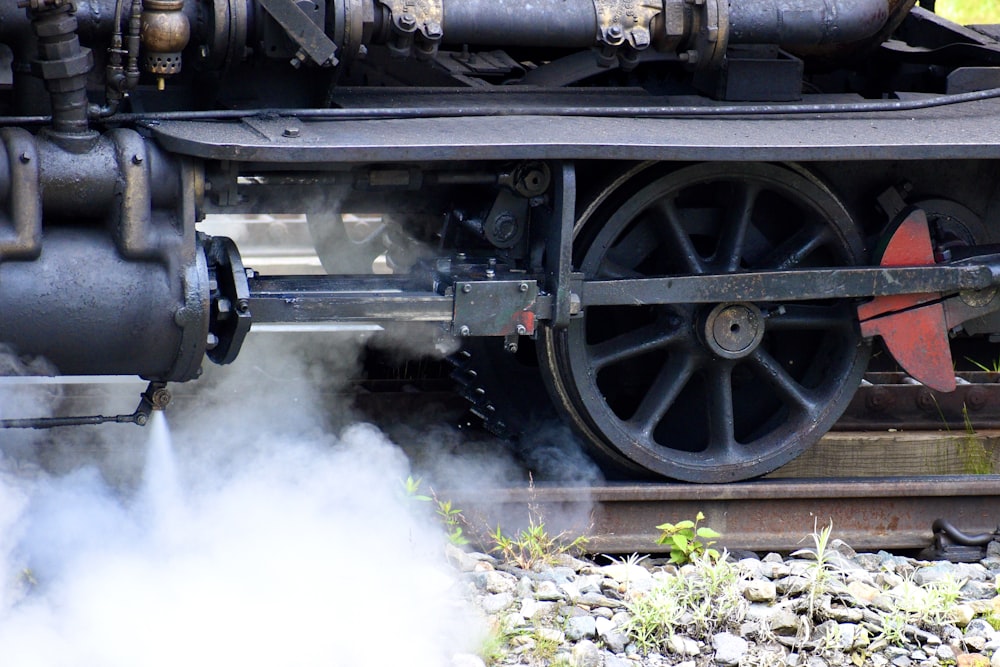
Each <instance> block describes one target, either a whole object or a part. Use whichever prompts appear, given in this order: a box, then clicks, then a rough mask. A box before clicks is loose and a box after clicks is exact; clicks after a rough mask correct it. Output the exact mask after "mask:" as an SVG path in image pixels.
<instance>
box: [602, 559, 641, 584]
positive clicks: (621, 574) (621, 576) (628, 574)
mask: <svg viewBox="0 0 1000 667" xmlns="http://www.w3.org/2000/svg"><path fill="white" fill-rule="evenodd" d="M601 574H603V575H604V576H606V577H608V578H610V579H614V580H615V581H616V582H617V583H619V584H623V585H625V586H635V587H637V588H639V589H640V590H648V588H649V586H651V585H652V582H653V575H652V574H651V573H650V571H649V570H647V569H646V568H644V567H642V566H641V565H634V564H629V563H613V564H611V565H605V566H604V567H602V568H601Z"/></svg>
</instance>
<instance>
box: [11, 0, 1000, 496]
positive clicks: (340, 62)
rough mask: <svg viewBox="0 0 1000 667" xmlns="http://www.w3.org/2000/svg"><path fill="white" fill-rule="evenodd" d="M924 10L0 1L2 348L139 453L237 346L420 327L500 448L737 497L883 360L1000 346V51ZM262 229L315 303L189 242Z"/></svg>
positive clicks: (562, 1)
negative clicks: (298, 235) (281, 240)
mask: <svg viewBox="0 0 1000 667" xmlns="http://www.w3.org/2000/svg"><path fill="white" fill-rule="evenodd" d="M914 3H915V0H822V1H821V0H533V1H532V2H523V1H521V0H23V1H21V2H18V3H17V4H15V3H14V2H6V3H3V5H2V6H0V114H2V115H0V144H2V145H0V343H2V344H3V345H4V346H5V349H7V350H11V351H13V352H14V353H16V354H18V355H21V356H23V357H31V358H44V359H46V360H47V361H48V362H50V364H51V365H52V366H54V368H55V369H57V371H58V373H60V374H64V375H139V376H142V377H143V378H146V379H147V380H149V381H150V384H149V389H148V390H147V392H146V393H145V394H144V395H143V397H142V400H141V402H140V407H139V409H137V411H136V414H135V415H132V416H130V417H127V418H126V419H122V418H118V420H119V421H122V420H124V421H135V422H138V423H143V422H144V421H145V419H146V418H147V417H148V414H149V410H150V409H151V408H153V407H158V406H160V405H162V403H163V402H164V401H165V400H166V397H167V393H166V388H165V385H166V383H168V382H185V381H188V380H192V379H194V378H196V377H197V376H198V375H199V372H200V369H201V367H202V365H203V363H204V362H205V359H206V358H207V359H208V360H211V361H212V362H215V363H219V364H226V363H229V362H231V361H232V360H233V359H235V358H236V356H237V354H238V353H239V351H240V347H241V344H242V342H243V340H244V338H245V336H246V334H247V332H248V331H250V330H251V328H252V327H254V326H261V325H265V324H274V323H287V324H291V325H302V326H310V325H322V324H330V323H334V324H336V323H362V324H364V323H367V324H378V325H380V326H384V327H391V326H393V325H396V324H400V323H407V322H431V323H437V324H438V325H439V326H440V327H441V330H442V332H444V333H445V334H446V335H448V336H453V337H456V338H459V339H462V340H464V341H467V342H468V344H469V345H468V350H470V351H472V352H467V353H466V355H467V356H469V355H470V354H471V355H472V356H473V357H474V358H475V363H473V364H471V365H469V366H468V367H466V368H464V370H463V371H462V372H464V373H466V375H467V377H466V382H465V385H466V386H467V387H471V390H470V393H471V394H472V395H473V398H474V399H475V400H476V401H477V403H476V410H478V412H479V413H480V415H481V416H482V418H483V419H484V420H485V422H486V423H487V425H489V426H491V427H492V428H494V429H495V430H498V431H503V430H507V431H516V430H517V425H518V424H524V423H527V419H526V417H525V415H523V414H521V415H518V414H511V411H514V412H517V411H521V412H522V413H523V412H524V411H526V410H527V411H530V410H531V407H532V406H533V405H535V404H538V403H539V402H544V403H546V404H547V405H551V406H554V409H555V410H556V411H557V412H558V413H559V414H560V415H561V416H562V417H563V418H564V419H565V420H566V421H567V422H568V423H569V424H570V425H571V426H572V427H573V428H574V429H575V430H576V432H577V433H578V434H579V435H580V436H581V438H582V439H583V440H585V441H586V442H587V443H588V444H589V446H590V448H591V450H592V452H593V454H594V455H595V457H596V458H597V459H598V460H599V461H600V462H602V464H603V465H605V466H606V467H607V468H608V469H609V470H612V471H616V472H617V473H618V474H620V475H623V476H626V477H639V476H662V477H669V478H673V479H679V480H687V481H692V482H722V481H732V480H740V479H745V478H750V477H754V476H757V475H761V474H763V473H766V472H768V471H770V470H773V469H775V468H776V467H778V466H780V465H782V464H783V463H785V462H787V461H789V460H790V459H792V458H793V457H795V456H796V455H798V454H799V453H801V452H802V451H803V450H804V449H806V448H807V447H809V446H810V445H811V444H812V443H813V442H815V441H816V440H817V439H818V438H819V437H820V436H821V435H822V434H823V433H824V432H825V431H826V430H827V429H829V428H830V426H831V425H832V424H833V422H834V421H835V420H836V419H837V418H838V416H839V415H840V414H841V413H842V412H843V410H844V409H845V407H846V406H847V404H848V402H849V401H850V399H851V397H852V395H853V394H854V392H855V390H856V389H857V387H858V386H859V383H860V381H861V379H862V375H863V373H864V372H865V369H866V367H867V364H868V361H869V357H870V355H871V350H872V346H873V341H878V345H880V346H882V347H884V349H885V350H887V351H888V352H889V353H890V354H891V355H892V356H893V357H894V359H895V361H896V363H898V364H899V366H901V367H902V368H904V369H905V370H906V371H907V372H908V373H909V374H910V375H911V376H912V377H913V378H916V379H917V380H919V381H920V382H923V383H924V384H925V385H927V386H929V387H933V388H935V389H940V390H948V389H951V388H954V385H955V379H954V372H953V358H952V352H951V344H952V340H953V339H956V338H966V337H981V338H984V339H987V340H988V339H990V338H992V337H996V336H998V335H1000V314H998V311H1000V299H998V298H997V287H998V285H1000V255H998V254H997V253H998V252H1000V246H997V245H995V244H996V243H997V242H998V240H1000V239H998V235H1000V226H998V224H997V216H1000V187H998V184H1000V101H998V99H997V98H1000V42H998V40H1000V26H972V27H963V26H959V25H955V24H952V23H950V22H948V21H945V20H943V19H941V18H940V17H938V16H937V15H936V14H934V13H933V7H932V6H921V7H917V6H914ZM258 213H268V214H275V213H281V214H304V215H306V216H307V217H308V220H309V226H310V229H311V231H312V233H313V236H314V237H315V239H316V245H317V249H318V252H319V254H320V257H321V259H322V261H323V265H324V267H325V271H326V272H325V274H323V275H312V276H287V275H286V276H283V275H271V276H269V275H261V274H259V273H257V272H255V271H253V270H252V269H251V268H249V267H245V266H244V265H243V261H242V259H241V256H240V254H239V251H238V249H237V247H236V245H235V243H234V242H233V241H232V240H230V239H227V238H224V237H219V236H216V237H210V236H208V235H206V234H204V233H202V232H201V231H199V229H198V228H197V227H196V223H198V222H199V220H202V219H203V218H204V216H206V215H209V214H258ZM480 383H481V384H482V386H480ZM487 385H489V387H488V388H489V391H485V390H484V389H483V387H486V386H487ZM477 397H478V398H477ZM5 416H7V415H5ZM100 419H102V418H100V417H80V418H73V417H61V418H50V419H5V420H3V425H4V426H8V427H11V426H51V425H68V424H82V423H96V421H99V420H100Z"/></svg>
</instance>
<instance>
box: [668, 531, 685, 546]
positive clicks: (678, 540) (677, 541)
mask: <svg viewBox="0 0 1000 667" xmlns="http://www.w3.org/2000/svg"><path fill="white" fill-rule="evenodd" d="M671 542H673V543H674V545H675V546H676V547H677V548H678V549H687V546H688V538H686V537H684V536H683V535H681V534H680V533H678V534H677V535H674V536H673V537H672V538H671Z"/></svg>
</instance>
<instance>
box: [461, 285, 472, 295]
mask: <svg viewBox="0 0 1000 667" xmlns="http://www.w3.org/2000/svg"><path fill="white" fill-rule="evenodd" d="M471 291H472V285H470V284H469V283H465V284H464V285H462V294H468V293H469V292H471Z"/></svg>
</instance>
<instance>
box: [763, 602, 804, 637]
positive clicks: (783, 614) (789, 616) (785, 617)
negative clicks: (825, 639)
mask: <svg viewBox="0 0 1000 667" xmlns="http://www.w3.org/2000/svg"><path fill="white" fill-rule="evenodd" d="M800 623H801V621H800V619H799V616H798V614H796V613H795V612H793V611H792V610H791V609H786V608H784V607H782V608H780V609H777V610H775V613H774V615H773V616H771V620H770V622H769V624H768V625H769V626H770V628H771V632H773V633H774V634H776V635H781V636H785V637H791V636H794V635H795V634H796V633H798V631H799V625H800Z"/></svg>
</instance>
